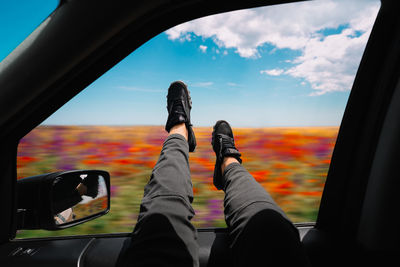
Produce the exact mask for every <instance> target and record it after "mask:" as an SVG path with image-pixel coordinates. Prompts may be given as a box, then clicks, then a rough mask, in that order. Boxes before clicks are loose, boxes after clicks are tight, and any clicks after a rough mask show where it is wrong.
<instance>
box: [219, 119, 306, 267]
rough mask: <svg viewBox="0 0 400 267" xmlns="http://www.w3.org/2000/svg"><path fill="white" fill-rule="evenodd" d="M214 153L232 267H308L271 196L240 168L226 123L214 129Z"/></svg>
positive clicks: (295, 234) (294, 231)
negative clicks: (229, 243)
mask: <svg viewBox="0 0 400 267" xmlns="http://www.w3.org/2000/svg"><path fill="white" fill-rule="evenodd" d="M221 134H222V135H221ZM226 136H228V137H229V138H226ZM217 142H218V143H219V144H216V143H217ZM213 149H214V151H216V155H217V164H216V166H215V168H218V169H217V170H216V171H215V175H214V182H215V183H216V184H217V185H218V187H219V188H220V189H222V190H224V192H225V199H224V207H225V209H224V212H225V219H226V223H227V225H228V227H229V230H230V237H231V248H232V250H233V255H234V262H235V264H236V265H237V266H253V265H255V264H257V263H258V264H260V263H263V262H264V263H265V265H268V264H269V265H270V266H307V265H308V263H307V258H306V256H305V254H304V251H303V248H302V245H301V242H300V237H299V234H298V231H297V229H296V228H295V227H294V225H293V224H292V223H291V221H290V220H289V219H288V218H287V216H286V214H285V213H284V212H283V211H282V209H281V208H280V207H279V206H278V205H277V204H276V203H275V202H274V200H273V199H272V197H271V195H270V194H269V193H268V192H266V191H265V190H264V188H263V187H262V186H261V185H260V184H258V183H257V181H256V180H255V179H254V178H253V177H252V176H251V174H250V173H249V172H248V171H247V170H246V169H245V168H244V167H243V166H242V165H241V164H240V163H241V159H240V156H241V155H240V153H239V151H238V150H237V149H236V147H235V145H234V140H233V133H232V129H231V128H230V126H229V124H228V123H227V122H220V123H217V124H216V127H214V132H213Z"/></svg>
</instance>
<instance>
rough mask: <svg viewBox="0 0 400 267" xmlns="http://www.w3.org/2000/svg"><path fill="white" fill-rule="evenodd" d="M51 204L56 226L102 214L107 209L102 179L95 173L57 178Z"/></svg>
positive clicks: (106, 195)
mask: <svg viewBox="0 0 400 267" xmlns="http://www.w3.org/2000/svg"><path fill="white" fill-rule="evenodd" d="M52 203H53V208H52V210H53V214H54V223H55V224H56V225H57V226H62V225H64V224H68V223H71V222H74V221H77V220H80V219H83V218H87V217H90V216H92V215H96V214H99V213H102V212H104V211H105V210H107V208H108V194H107V186H106V182H105V180H104V177H103V176H102V175H101V174H97V173H94V174H93V173H77V174H76V175H75V176H68V177H66V176H64V177H61V176H60V177H57V178H56V179H55V180H54V183H53V201H52Z"/></svg>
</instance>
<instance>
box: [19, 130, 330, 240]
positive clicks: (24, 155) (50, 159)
mask: <svg viewBox="0 0 400 267" xmlns="http://www.w3.org/2000/svg"><path fill="white" fill-rule="evenodd" d="M194 131H195V134H196V138H197V148H196V152H194V153H191V154H190V169H191V174H192V177H191V178H192V181H193V191H194V196H195V199H194V202H193V208H194V210H195V212H196V216H195V217H194V218H193V224H194V225H195V226H196V227H226V224H225V221H224V213H223V198H224V194H223V192H222V191H217V190H216V189H215V187H214V186H213V183H212V176H213V170H214V162H215V155H214V152H213V151H212V148H211V145H210V142H211V132H212V127H195V128H194ZM337 132H338V127H297V128H296V127H294V128H234V135H235V141H236V145H237V147H238V149H239V151H240V152H241V153H242V159H243V165H244V166H245V167H246V168H247V169H248V171H249V172H250V173H251V174H252V175H253V177H254V179H256V180H257V181H258V182H259V183H260V184H261V185H262V186H263V187H264V188H265V189H266V190H267V191H268V192H270V194H271V195H272V196H273V198H274V199H275V201H276V202H277V203H278V204H279V205H280V206H281V207H282V208H283V210H284V211H285V212H286V213H287V214H288V216H289V217H290V218H291V219H292V220H293V221H294V222H310V221H315V219H316V216H317V212H318V208H319V203H320V198H321V195H322V190H323V186H324V183H325V178H326V174H327V171H328V167H329V163H330V158H331V154H332V151H333V147H334V144H335V141H336V136H337ZM166 136H167V133H166V132H165V131H164V129H163V126H39V127H37V128H36V129H34V130H33V131H32V132H30V133H29V134H28V135H27V136H25V137H24V138H23V139H22V140H21V141H20V144H19V146H18V158H17V175H18V179H20V178H23V177H29V176H33V175H37V174H42V173H49V172H54V171H60V170H73V169H100V170H105V171H108V172H109V173H110V176H111V209H110V212H109V213H108V214H107V215H105V216H103V217H100V218H98V219H96V220H93V221H90V222H88V223H84V224H82V225H79V226H76V227H72V228H69V229H65V230H60V231H44V230H29V231H28V230H24V231H19V232H18V233H17V238H27V237H45V236H63V235H81V234H96V233H117V232H131V231H132V229H133V227H134V225H135V223H136V219H137V216H138V212H139V206H140V202H141V199H142V196H143V189H144V186H145V184H146V183H147V181H148V179H149V177H150V174H151V171H152V168H153V167H154V165H155V163H156V161H157V159H158V155H159V153H160V151H161V146H162V143H163V140H164V139H165V137H166Z"/></svg>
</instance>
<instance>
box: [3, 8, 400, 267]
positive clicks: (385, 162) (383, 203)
mask: <svg viewBox="0 0 400 267" xmlns="http://www.w3.org/2000/svg"><path fill="white" fill-rule="evenodd" d="M287 2H296V1H280V0H250V1H237V0H234V1H227V0H222V1H218V2H216V1H209V0H188V1H180V0H176V1H171V0H170V1H162V0H159V1H150V0H148V1H105V0H104V1H103V0H100V1H99V0H97V1H94V0H88V1H79V0H62V1H61V2H60V4H59V7H58V8H57V9H56V10H55V11H54V12H53V13H52V14H51V15H50V16H49V18H48V19H46V20H45V21H44V22H43V23H42V24H41V26H40V27H39V28H38V29H37V30H36V31H35V32H34V33H32V34H31V35H30V36H29V37H28V38H27V39H26V40H25V41H24V42H23V43H22V44H21V45H20V46H19V47H18V48H17V49H16V50H15V51H14V52H13V53H12V54H11V55H10V56H9V57H7V58H6V59H5V60H4V61H3V62H2V63H1V64H0V88H1V90H0V127H1V131H0V147H1V152H2V153H1V154H0V170H1V171H2V174H1V177H0V210H1V213H2V216H1V219H0V266H60V267H61V266H115V265H116V264H117V261H118V258H119V255H120V253H121V251H123V249H124V242H125V241H126V240H127V239H128V238H130V237H129V234H128V233H121V234H104V235H92V236H76V237H57V238H36V239H25V240H16V239H14V237H15V233H16V221H17V219H16V217H17V216H16V213H17V204H16V198H17V196H16V190H15V189H16V151H17V145H18V141H19V140H20V139H21V138H22V137H23V136H24V135H26V134H27V133H28V132H29V131H30V130H32V129H33V128H35V127H36V126H37V125H38V124H40V123H41V122H42V121H43V120H45V119H46V118H47V117H48V116H49V115H51V114H52V113H53V112H55V111H56V110H57V109H58V108H59V107H61V106H62V105H63V104H64V103H66V102H68V101H69V100H70V99H71V98H72V97H73V96H75V95H76V94H78V93H79V92H80V91H81V90H83V89H84V88H85V87H86V86H88V85H89V84H90V83H91V82H93V81H94V80H95V79H97V78H98V77H100V76H101V75H102V74H103V73H105V72H106V71H107V70H109V69H110V68H111V67H112V66H114V65H115V64H116V63H118V62H119V61H121V60H122V59H123V58H124V57H126V56H127V55H129V54H130V53H131V52H132V51H134V50H135V49H136V48H138V47H139V46H140V45H142V44H143V43H145V42H146V41H148V40H149V39H151V38H152V37H153V36H155V35H157V34H158V33H160V32H162V31H164V30H166V29H168V28H170V27H172V26H174V25H177V24H179V23H182V22H185V21H188V20H192V19H195V18H199V17H203V16H206V15H211V14H217V13H221V12H227V11H232V10H238V9H244V8H251V7H258V6H264V5H272V4H282V3H287ZM381 2H382V4H381V9H380V11H379V14H378V16H377V19H376V22H375V24H374V27H373V30H372V33H371V35H370V39H369V41H368V43H367V47H366V50H365V52H364V55H363V58H362V61H361V63H360V67H359V69H358V72H357V75H356V78H355V81H354V84H353V88H352V90H351V94H350V98H349V100H348V103H347V106H346V110H345V113H344V117H343V120H342V123H341V126H340V130H339V135H338V138H337V142H336V145H335V148H334V152H333V156H332V160H331V165H330V168H329V172H328V176H327V180H326V184H325V188H324V192H323V196H322V200H321V205H320V209H319V214H318V218H317V221H316V223H311V224H297V225H296V226H297V227H298V229H299V231H300V235H301V237H302V242H303V244H304V248H305V251H306V253H307V255H308V257H309V259H310V262H311V263H312V266H366V265H367V266H385V265H386V264H388V265H389V264H390V265H391V266H399V264H400V263H399V262H400V260H399V259H398V255H399V252H400V242H399V240H400V227H398V220H397V210H398V207H399V204H400V203H399V202H400V200H399V198H398V197H397V195H396V191H398V188H399V185H400V180H399V179H398V178H399V174H398V171H399V170H398V169H397V167H398V166H399V164H398V162H399V159H400V157H399V151H400V141H399V136H400V86H399V78H400V49H399V48H400V16H399V12H398V11H399V10H400V2H399V1H396V0H382V1H381ZM111 204H112V203H111ZM111 212H112V209H111ZM198 231H199V239H198V242H199V245H200V265H201V266H232V265H233V263H232V262H231V257H230V250H229V246H228V235H227V229H220V228H211V229H199V230H198ZM265 265H267V264H265ZM261 266H262V265H261Z"/></svg>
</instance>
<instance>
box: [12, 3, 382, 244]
mask: <svg viewBox="0 0 400 267" xmlns="http://www.w3.org/2000/svg"><path fill="white" fill-rule="evenodd" d="M379 6H380V2H379V1H354V0H353V1H312V2H301V3H291V4H284V5H276V6H270V7H261V8H255V9H247V10H241V11H234V12H228V13H223V14H219V15H213V16H208V17H204V18H200V19H197V20H193V21H190V22H187V23H184V24H181V25H178V26H175V27H173V28H171V29H169V30H167V31H165V32H163V33H161V34H159V35H157V36H155V37H154V38H153V39H151V40H150V41H148V42H147V43H145V44H144V45H142V46H141V47H140V48H138V49H137V50H136V51H134V52H133V53H132V54H130V55H129V56H128V57H126V58H125V59H124V60H123V61H122V62H120V63H119V64H118V65H116V66H115V67H114V68H112V69H111V70H110V71H108V72H107V73H106V74H104V75H103V76H102V77H101V78H100V79H98V80H97V81H95V82H94V83H92V84H91V85H90V86H88V87H87V88H86V89H85V90H84V91H82V92H81V93H80V94H78V95H77V96H76V97H75V98H73V99H72V100H71V101H69V102H68V103H67V104H66V105H64V106H63V107H62V108H60V109H59V110H58V111H57V112H55V113H54V114H53V115H52V116H50V117H49V118H48V119H47V120H45V121H44V122H43V123H42V124H41V125H39V126H38V127H37V128H35V129H34V130H32V131H31V132H30V133H29V134H28V135H26V136H25V137H24V138H23V139H22V140H21V141H20V144H19V146H18V158H17V164H18V166H17V173H18V179H20V178H23V177H28V176H33V175H37V174H42V173H47V172H54V171H58V170H73V169H101V170H106V171H108V172H109V173H110V175H111V210H110V212H109V214H107V215H105V216H103V217H101V218H98V219H96V220H93V221H91V222H88V223H85V224H82V225H80V226H77V227H73V228H69V229H66V230H62V231H25V230H24V231H19V232H18V234H17V238H25V237H39V236H56V235H75V234H94V233H114V232H130V231H132V229H133V227H134V225H135V222H136V219H137V216H138V212H139V205H140V202H141V198H142V196H143V189H144V186H145V184H146V183H147V182H148V180H149V178H150V174H151V171H152V168H153V167H154V165H155V163H156V161H157V159H158V155H159V153H160V150H161V146H162V143H163V140H164V138H165V137H166V136H167V133H166V132H165V131H164V125H165V121H166V118H167V110H166V94H167V88H168V86H169V84H170V83H171V82H172V81H175V80H182V81H184V82H185V83H186V84H188V87H189V90H190V92H191V97H192V101H193V109H192V123H193V124H194V131H195V134H196V137H197V142H198V145H197V148H196V151H195V153H192V154H191V155H190V168H191V178H192V181H193V190H194V197H195V199H194V203H193V207H194V209H195V212H196V215H195V217H194V219H193V223H194V225H195V226H196V227H225V226H226V224H225V221H224V214H223V198H224V195H223V192H222V191H217V190H216V189H215V187H214V186H213V182H212V176H213V170H214V163H215V156H214V152H213V151H212V148H211V145H210V142H211V132H212V126H213V125H214V124H215V122H216V121H217V120H220V119H224V120H227V121H228V122H230V123H231V125H232V126H233V131H234V134H235V141H236V144H237V147H238V149H239V151H240V152H241V153H242V155H243V157H242V159H243V165H244V166H245V167H246V168H247V169H248V170H249V172H250V173H251V174H252V175H253V177H254V178H255V179H256V181H257V182H259V183H260V184H261V185H262V186H263V187H264V188H265V189H266V190H267V191H268V192H270V194H271V195H272V196H273V198H274V199H275V200H276V202H277V203H278V204H279V205H280V206H281V207H282V208H283V210H284V211H285V212H286V213H287V214H288V216H289V217H290V219H292V220H293V221H294V222H313V221H315V220H316V216H317V212H318V208H319V203H320V199H321V195H322V190H323V187H324V183H325V179H326V175H327V171H328V168H329V164H330V158H331V155H332V151H333V147H334V144H335V142H336V137H337V133H338V129H339V125H340V122H341V119H342V116H343V112H344V109H345V106H346V102H347V99H348V96H349V93H350V90H351V87H352V84H353V81H354V77H355V74H356V72H357V68H358V65H359V63H360V60H361V56H362V54H363V51H364V49H365V45H366V42H367V40H368V37H369V34H370V32H371V28H372V25H373V23H374V20H375V17H376V15H377V12H378V10H379Z"/></svg>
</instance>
